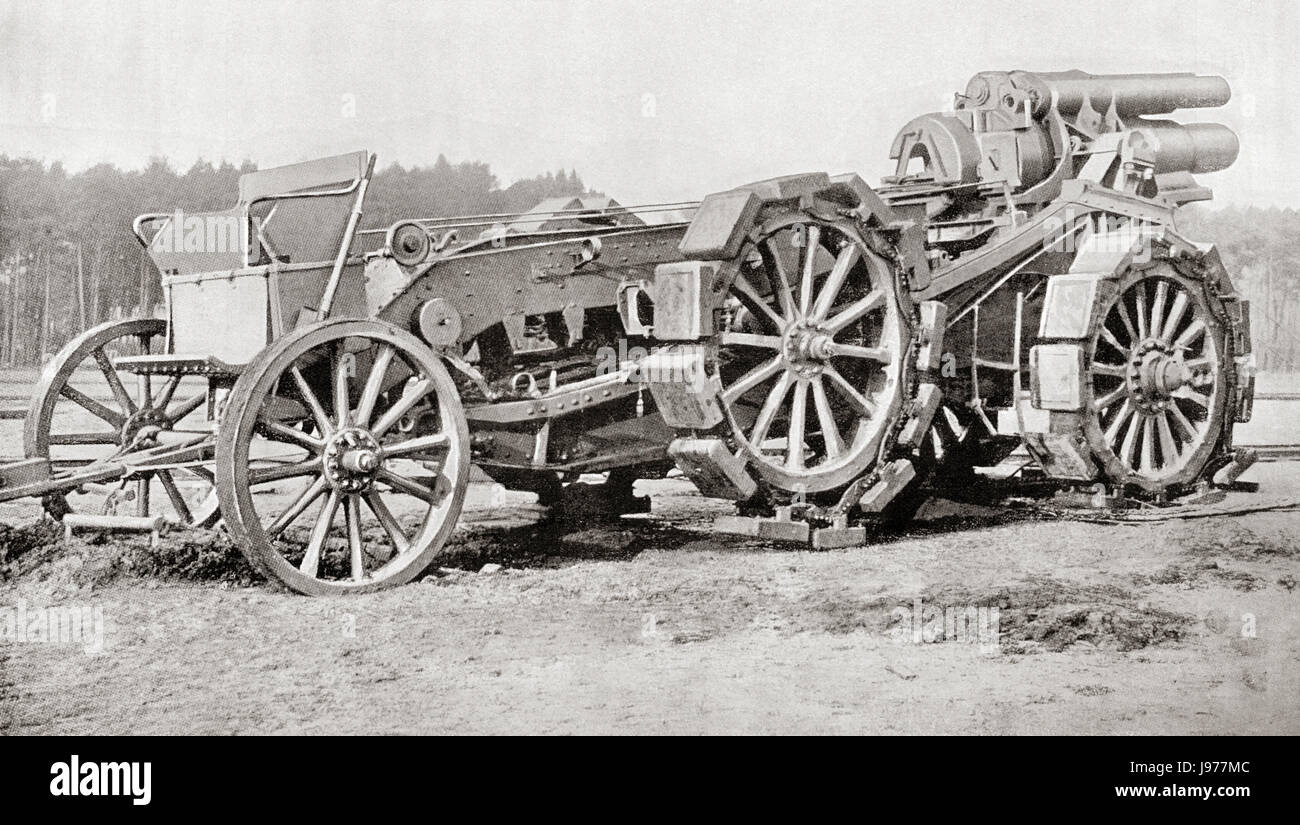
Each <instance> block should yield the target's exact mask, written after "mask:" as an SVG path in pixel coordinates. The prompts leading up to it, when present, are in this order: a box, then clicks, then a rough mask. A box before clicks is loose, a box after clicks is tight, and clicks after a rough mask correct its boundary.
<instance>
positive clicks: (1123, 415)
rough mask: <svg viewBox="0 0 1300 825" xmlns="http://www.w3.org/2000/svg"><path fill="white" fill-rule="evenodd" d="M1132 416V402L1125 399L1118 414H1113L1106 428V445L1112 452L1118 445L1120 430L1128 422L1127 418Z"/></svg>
mask: <svg viewBox="0 0 1300 825" xmlns="http://www.w3.org/2000/svg"><path fill="white" fill-rule="evenodd" d="M1132 414H1133V402H1132V401H1130V400H1129V399H1127V398H1126V399H1124V405H1123V406H1122V407H1120V408H1119V412H1117V413H1115V417H1114V418H1112V419H1111V421H1110V425H1109V426H1107V427H1106V443H1107V444H1109V445H1110V448H1111V449H1112V450H1114V449H1115V448H1116V446H1117V445H1118V442H1119V431H1120V428H1122V427H1123V426H1124V422H1126V421H1128V418H1129V416H1131V415H1132Z"/></svg>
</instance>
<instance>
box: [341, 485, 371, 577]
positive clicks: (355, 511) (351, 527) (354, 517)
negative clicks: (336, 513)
mask: <svg viewBox="0 0 1300 825" xmlns="http://www.w3.org/2000/svg"><path fill="white" fill-rule="evenodd" d="M343 521H344V524H345V525H346V526H347V533H348V550H349V552H350V555H351V556H352V581H354V582H359V581H361V580H362V579H364V578H365V577H366V564H365V560H364V559H362V557H361V551H362V543H361V499H359V498H358V497H356V496H348V497H347V499H346V500H345V501H344V503H343Z"/></svg>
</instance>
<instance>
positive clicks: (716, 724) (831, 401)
mask: <svg viewBox="0 0 1300 825" xmlns="http://www.w3.org/2000/svg"><path fill="white" fill-rule="evenodd" d="M1297 43H1300V6H1298V5H1296V4H1294V3H1291V2H1287V0H1230V1H1229V2H1208V1H1203V0H1190V1H1189V2H1173V1H1172V0H1122V1H1120V0H1116V1H1114V2H1112V1H1111V0H1107V1H1106V2H1094V3H1086V4H1080V3H1063V2H1059V3H1058V2H1043V3H1038V2H1033V3H1031V2H1023V0H1021V1H1019V2H1015V1H1013V0H978V2H975V1H972V2H962V3H948V2H929V1H928V0H927V1H918V2H912V3H884V2H850V0H813V2H794V1H793V0H700V2H686V0H666V2H651V0H605V1H604V2H597V0H539V1H538V2H525V1H524V0H512V1H507V0H486V2H471V0H430V2H414V1H413V0H412V1H410V2H404V1H403V0H357V1H356V2H344V1H343V0H320V1H319V2H311V1H310V0H263V2H254V1H253V0H210V1H205V2H183V0H116V1H113V0H92V1H91V2H72V0H54V2H35V0H0V734H5V735H9V736H15V737H24V736H41V737H46V736H55V737H69V738H68V739H66V740H64V741H65V742H68V743H75V742H77V741H78V740H79V738H80V737H115V738H116V737H131V738H134V737H155V736H165V737H193V736H223V737H224V736H232V735H233V736H259V737H260V736H267V735H293V736H298V735H311V736H317V735H320V736H362V735H367V736H368V735H376V734H378V735H390V734H401V735H439V736H441V735H475V736H477V735H519V734H524V735H547V736H549V735H566V736H567V735H576V736H623V735H638V736H639V735H673V736H679V735H689V736H698V735H705V736H740V735H743V736H759V735H761V736H769V735H775V736H787V735H873V736H874V735H879V736H894V735H908V736H911V735H926V736H963V737H964V736H972V737H975V736H979V737H984V736H1018V735H1034V736H1037V735H1065V736H1099V737H1100V736H1104V737H1130V736H1144V737H1169V736H1193V737H1222V736H1233V737H1237V736H1250V735H1270V736H1271V735H1278V734H1284V735H1295V734H1297V733H1300V591H1298V590H1297V586H1298V585H1300V424H1297V422H1298V421H1300V211H1297V210H1298V209H1300V186H1298V185H1297V184H1300V151H1297V145H1298V144H1297V137H1298V136H1300V115H1298V114H1297V112H1298V111H1300V110H1298V109H1297V106H1296V103H1295V100H1296V93H1295V88H1296V85H1297V82H1298V80H1297V79H1300V56H1298V55H1300V50H1297ZM1292 416H1296V417H1295V418H1293V417H1292ZM10 741H11V742H13V743H14V744H15V745H17V742H16V741H15V740H10ZM97 741H99V742H101V745H100V746H99V748H100V750H99V752H100V753H102V754H106V755H100V756H96V755H95V754H92V753H89V751H84V750H83V751H78V750H75V749H69V747H63V750H62V751H60V752H61V753H63V757H62V759H61V761H57V762H55V763H54V764H50V762H49V761H47V762H45V763H43V764H41V765H38V766H37V767H38V768H39V772H41V775H42V776H45V777H46V778H45V779H43V780H42V782H43V783H48V784H49V788H48V793H47V791H46V789H45V786H44V784H42V785H41V787H40V789H39V790H40V792H41V793H42V794H47V795H48V796H50V797H53V798H54V799H53V800H52V801H53V802H55V803H57V802H59V798H60V797H61V796H64V795H66V796H78V795H82V796H93V795H118V796H124V797H125V796H129V797H131V801H132V802H133V803H134V804H135V805H137V806H146V805H149V804H150V796H151V791H150V788H149V778H148V777H149V776H150V774H149V773H148V772H147V771H144V772H140V771H137V770H136V768H139V767H141V766H140V765H137V764H136V763H134V762H133V763H131V767H130V770H128V769H127V768H126V767H123V768H122V771H121V772H120V775H119V774H118V773H114V769H113V767H112V765H111V764H109V763H108V762H102V763H101V762H97V761H93V760H107V759H110V758H114V757H112V756H111V744H109V745H108V746H104V745H103V744H102V743H103V742H104V741H105V740H102V739H101V740H97ZM109 741H110V743H111V741H112V740H109ZM61 747H62V746H61ZM105 747H107V749H105ZM308 747H310V745H309V746H308ZM886 747H887V746H886ZM1030 747H1032V746H1030ZM1234 747H1235V746H1234ZM1225 748H1226V746H1225ZM19 750H20V748H18V747H15V748H14V752H18V751H19ZM1022 752H1023V751H1022ZM1240 753H1244V751H1242V752H1238V751H1230V750H1228V749H1224V750H1223V751H1222V752H1221V753H1219V754H1218V755H1215V756H1211V757H1207V758H1209V759H1211V760H1214V761H1209V762H1201V761H1195V762H1193V761H1186V760H1192V759H1193V756H1192V755H1190V753H1188V754H1183V755H1179V754H1178V753H1174V752H1172V751H1171V752H1169V760H1170V761H1168V762H1166V761H1165V759H1164V757H1161V758H1160V759H1159V760H1158V761H1152V760H1155V759H1156V754H1155V753H1154V752H1152V753H1149V754H1146V755H1145V756H1144V753H1142V752H1139V750H1137V749H1134V750H1133V751H1132V752H1131V753H1129V752H1128V751H1126V752H1125V754H1126V755H1124V756H1123V759H1122V765H1123V769H1122V771H1121V773H1122V774H1123V775H1124V776H1127V777H1129V779H1128V780H1126V781H1127V782H1128V784H1129V785H1131V786H1133V787H1132V788H1131V789H1127V790H1126V789H1122V788H1120V787H1118V786H1117V787H1110V786H1109V785H1106V783H1109V781H1110V780H1109V779H1107V780H1106V781H1105V782H1104V783H1103V782H1101V781H1100V780H1098V787H1096V788H1093V789H1092V790H1090V791H1089V793H1093V792H1094V791H1095V793H1096V795H1097V796H1109V797H1115V796H1125V795H1134V796H1138V795H1157V796H1159V795H1166V796H1168V795H1173V796H1183V797H1192V798H1202V799H1207V800H1209V799H1211V798H1218V797H1234V796H1238V797H1240V796H1249V795H1250V790H1251V788H1250V787H1249V785H1250V783H1251V778H1250V777H1251V773H1250V770H1251V768H1250V763H1249V762H1248V761H1245V760H1248V758H1249V757H1248V756H1242V755H1240ZM1234 754H1236V755H1234ZM121 758H126V757H121ZM1198 758H1199V757H1198ZM1130 760H1132V761H1130ZM1144 760H1145V761H1144ZM1031 761H1032V760H1031ZM116 764H119V765H121V766H127V763H126V762H121V763H116ZM159 764H160V763H159ZM1117 764H1119V763H1117ZM1260 764H1262V763H1257V765H1260ZM1207 765H1208V766H1209V767H1206V766H1207ZM143 767H145V768H147V767H148V764H147V763H146V764H144V766H143ZM47 769H48V772H49V773H48V775H46V774H45V773H44V772H45V771H46V770H47ZM153 770H154V772H155V773H154V775H155V777H157V776H161V774H159V773H158V771H159V770H161V768H160V767H159V766H158V765H155V767H154V768H153ZM1116 770H1117V771H1118V770H1119V769H1118V768H1117V769H1116ZM1257 770H1258V768H1257ZM1117 775H1118V774H1117ZM110 779H111V780H112V781H111V782H110ZM118 780H120V781H118ZM1117 781H1118V780H1117ZM156 784H159V790H158V793H159V794H162V793H163V789H162V788H163V785H164V784H165V783H162V781H161V780H160V779H159V780H156ZM1103 785H1106V786H1105V787H1103ZM1170 789H1172V791H1171V790H1170ZM1232 802H1233V800H1224V801H1223V802H1221V803H1219V804H1221V805H1223V804H1227V805H1231V804H1232ZM1220 809H1222V808H1220Z"/></svg>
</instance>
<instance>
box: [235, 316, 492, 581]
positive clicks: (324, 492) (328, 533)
mask: <svg viewBox="0 0 1300 825" xmlns="http://www.w3.org/2000/svg"><path fill="white" fill-rule="evenodd" d="M216 474H217V491H218V494H219V496H220V499H221V511H222V515H223V516H224V518H225V520H226V525H227V527H228V529H229V530H230V533H231V535H232V536H233V537H234V539H235V541H236V542H237V544H238V545H239V546H240V548H241V549H242V550H243V551H244V553H245V555H247V556H248V558H249V560H250V561H251V562H252V563H253V564H254V565H256V566H257V567H258V568H260V569H261V570H262V571H263V572H265V573H266V574H267V575H268V576H271V577H273V578H275V579H278V580H279V581H281V582H283V583H284V584H285V585H287V586H288V587H290V588H292V589H294V590H297V591H299V592H302V593H310V594H324V593H335V592H344V591H367V590H377V589H381V588H384V587H389V586H392V585H396V584H401V583H404V582H407V581H410V580H411V579H412V578H414V577H415V576H417V575H419V574H420V573H421V572H422V571H423V570H424V569H425V568H426V567H428V566H429V563H430V561H431V560H432V558H433V556H434V555H436V553H437V552H438V550H439V549H441V548H442V546H443V544H444V543H445V542H446V540H447V536H448V535H449V534H450V533H451V531H452V530H453V529H454V527H455V524H456V519H457V517H458V516H459V514H460V510H461V506H462V503H463V501H464V497H465V491H466V488H467V486H468V482H469V433H468V428H467V425H466V422H465V416H464V413H463V410H462V407H461V403H460V396H459V395H458V393H457V392H456V387H455V384H454V383H453V382H452V379H451V376H450V375H449V374H448V373H447V370H446V368H445V367H444V366H443V364H442V361H441V360H440V359H439V358H438V357H437V356H436V355H434V353H433V352H432V351H431V350H430V349H429V348H428V347H427V346H425V345H424V344H423V343H421V342H420V341H419V340H418V339H417V338H415V337H414V336H412V335H410V334H409V333H406V332H404V331H402V330H399V329H397V328H396V327H393V326H391V325H389V324H385V323H381V322H378V321H353V320H338V321H326V322H322V323H319V324H314V325H312V326H309V327H305V328H303V329H300V330H297V331H295V332H293V333H290V334H289V335H287V336H284V337H283V338H280V339H278V340H277V341H275V342H274V343H273V344H271V345H270V346H269V347H268V348H267V349H266V350H265V351H263V352H262V353H261V354H260V355H258V357H257V358H256V359H255V360H254V361H253V363H251V364H249V365H248V366H247V367H246V368H245V370H244V372H243V373H242V374H241V376H240V378H239V380H238V381H237V382H236V383H235V386H234V388H233V389H232V390H231V393H230V397H229V399H228V400H227V402H226V405H225V409H224V412H223V413H222V418H221V423H220V426H219V428H218V435H217V450H216Z"/></svg>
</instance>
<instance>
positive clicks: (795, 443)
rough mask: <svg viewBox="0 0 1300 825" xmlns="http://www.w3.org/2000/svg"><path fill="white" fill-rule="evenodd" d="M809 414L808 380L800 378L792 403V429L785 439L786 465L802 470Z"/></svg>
mask: <svg viewBox="0 0 1300 825" xmlns="http://www.w3.org/2000/svg"><path fill="white" fill-rule="evenodd" d="M807 416H808V382H807V381H805V380H804V379H802V378H801V379H799V380H798V381H796V382H795V385H794V399H793V400H792V401H791V403H790V431H789V434H788V435H787V436H786V440H785V466H786V467H787V468H788V469H791V470H802V469H803V466H804V463H803V451H804V443H803V439H804V430H805V429H806V424H807V420H806V419H807Z"/></svg>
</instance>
